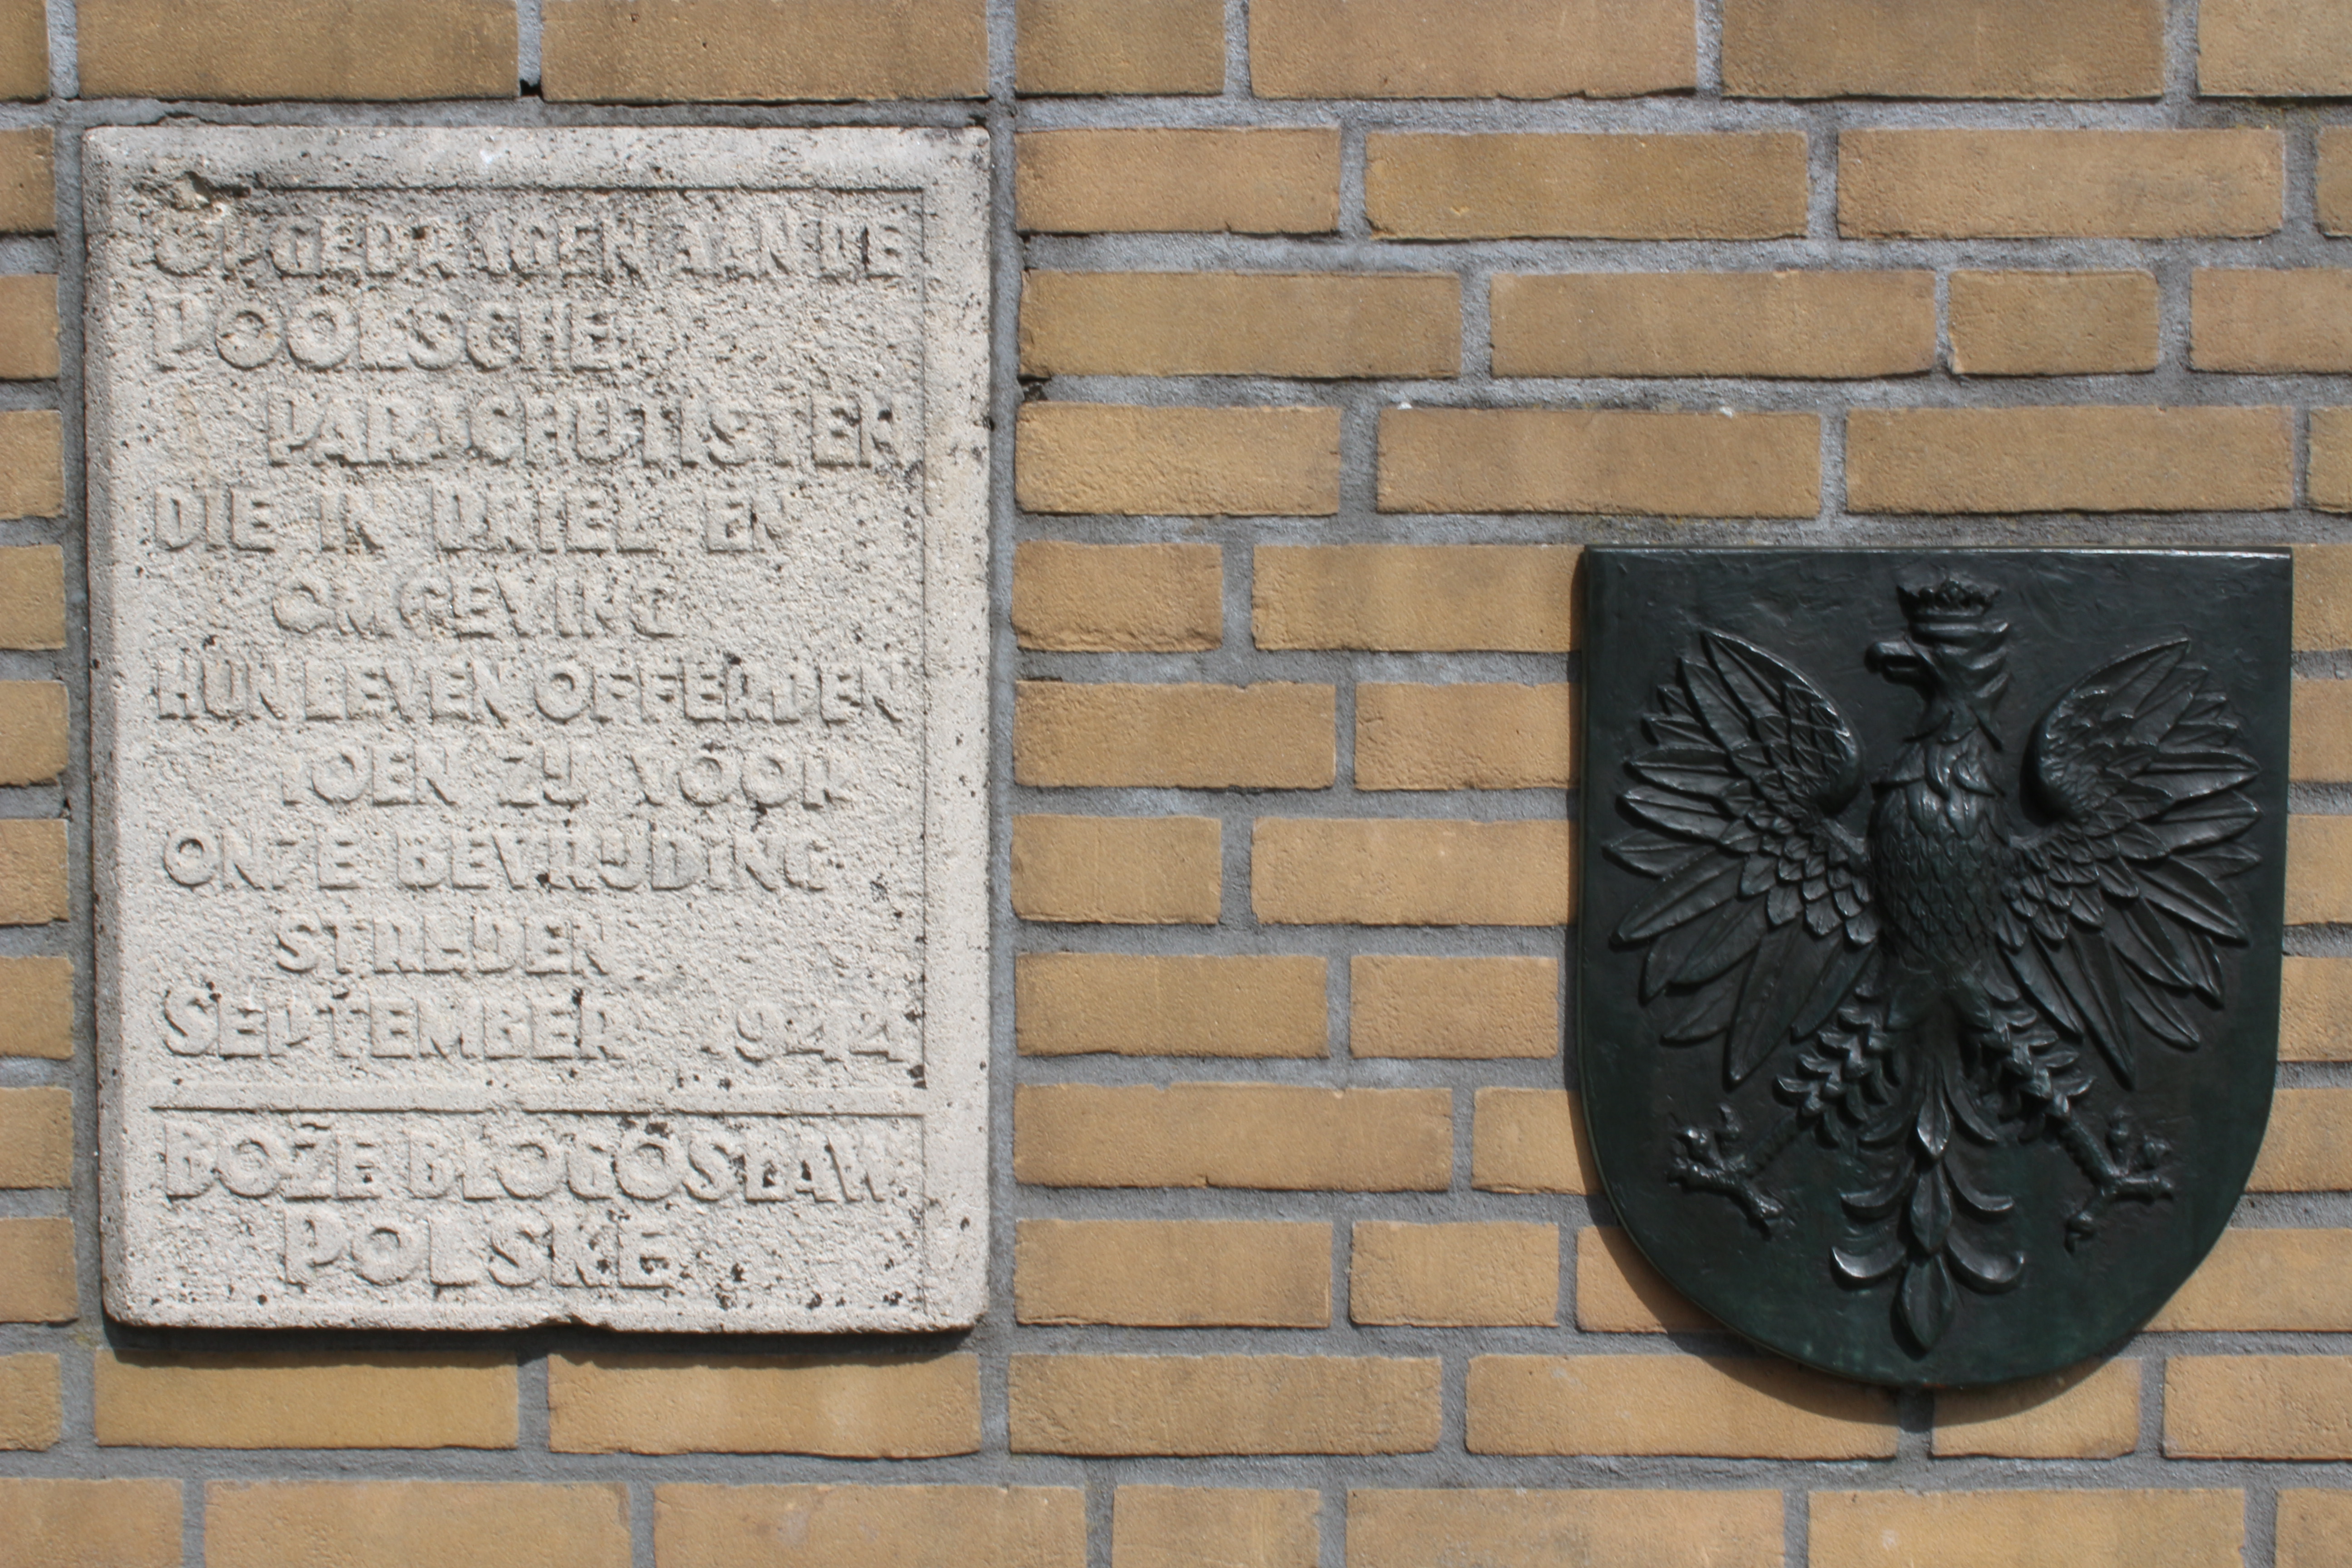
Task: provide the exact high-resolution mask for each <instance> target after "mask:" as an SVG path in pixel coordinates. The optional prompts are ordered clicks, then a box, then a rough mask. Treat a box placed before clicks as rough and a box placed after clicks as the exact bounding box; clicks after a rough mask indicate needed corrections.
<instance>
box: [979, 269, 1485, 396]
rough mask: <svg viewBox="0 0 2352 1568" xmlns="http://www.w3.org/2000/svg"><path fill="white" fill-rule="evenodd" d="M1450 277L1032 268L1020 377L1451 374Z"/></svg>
mask: <svg viewBox="0 0 2352 1568" xmlns="http://www.w3.org/2000/svg"><path fill="white" fill-rule="evenodd" d="M1461 368H1462V280H1461V279H1459V278H1456V277H1455V276H1454V275H1453V274H1452V273H1450V272H1448V273H1440V274H1435V275H1428V276H1424V275H1420V274H1414V273H1402V272H1391V273H1380V274H1375V275H1371V276H1358V277H1349V276H1346V275H1344V274H1339V273H1328V272H1032V273H1029V274H1028V275H1027V276H1026V278H1025V279H1024V282H1023V287H1022V295H1021V373H1022V374H1024V375H1284V376H1298V377H1307V378H1322V379H1326V380H1330V379H1338V378H1344V377H1355V376H1381V375H1388V376H1448V375H1454V374H1458V373H1459V372H1460V370H1461Z"/></svg>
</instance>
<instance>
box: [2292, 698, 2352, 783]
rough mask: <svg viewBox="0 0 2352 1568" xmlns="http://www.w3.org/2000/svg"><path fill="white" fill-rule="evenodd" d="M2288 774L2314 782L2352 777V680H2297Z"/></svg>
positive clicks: (2351, 778)
mask: <svg viewBox="0 0 2352 1568" xmlns="http://www.w3.org/2000/svg"><path fill="white" fill-rule="evenodd" d="M2292 690H2293V693H2294V696H2293V699H2292V708H2293V714H2294V719H2293V724H2292V727H2291V729H2290V730H2289V732H2288V733H2289V740H2288V745H2287V775H2288V776H2289V777H2290V778H2294V779H2298V780H2305V781H2310V782H2314V783H2340V782H2342V781H2345V780H2352V680H2298V681H2296V682H2295V683H2294V687H2293V688H2292Z"/></svg>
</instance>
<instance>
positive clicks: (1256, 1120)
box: [1013, 1083, 1454, 1193]
mask: <svg viewBox="0 0 2352 1568" xmlns="http://www.w3.org/2000/svg"><path fill="white" fill-rule="evenodd" d="M1453 1104H1454V1097H1453V1095H1452V1094H1451V1093H1450V1092H1449V1091H1448V1090H1445V1089H1314V1088H1309V1087H1307V1086H1306V1085H1303V1084H1274V1083H1175V1084H1169V1085H1167V1086H1166V1087H1164V1088H1163V1087H1160V1086H1156V1085H1153V1086H1144V1087H1136V1088H1118V1089H1114V1088H1106V1087H1101V1086H1097V1085H1095V1084H1078V1083H1063V1084H1024V1085H1022V1086H1021V1087H1020V1088H1019V1089H1016V1090H1015V1091H1014V1093H1013V1178H1014V1179H1015V1180H1016V1181H1022V1182H1027V1183H1031V1184H1034V1185H1037V1186H1045V1187H1255V1188H1261V1189H1265V1190H1268V1191H1275V1192H1349V1193H1403V1192H1424V1193H1436V1192H1444V1190H1445V1188H1446V1186H1447V1185H1448V1184H1450V1183H1451V1182H1452V1180H1453V1175H1454V1117H1453Z"/></svg>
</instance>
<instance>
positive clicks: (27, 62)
mask: <svg viewBox="0 0 2352 1568" xmlns="http://www.w3.org/2000/svg"><path fill="white" fill-rule="evenodd" d="M48 96H49V16H48V5H47V0H0V98H11V99H19V100H31V99H41V98H47V97H48Z"/></svg>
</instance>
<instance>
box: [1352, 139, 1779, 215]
mask: <svg viewBox="0 0 2352 1568" xmlns="http://www.w3.org/2000/svg"><path fill="white" fill-rule="evenodd" d="M1365 159H1366V163H1365V171H1364V202H1365V210H1366V214H1367V216H1369V217H1370V221H1371V225H1372V227H1373V228H1374V229H1375V230H1376V231H1378V232H1379V233H1381V234H1383V235H1386V236H1388V237H1392V238H1397V239H1520V238H1543V237H1550V236H1559V237H1568V238H1577V239H1780V238H1783V237H1791V236H1796V235H1801V234H1803V233H1804V232H1805V204H1806V199H1807V192H1808V189H1809V188H1810V182H1809V178H1808V175H1807V173H1806V169H1805V137H1804V133H1803V132H1796V131H1767V132H1753V133H1731V132H1720V133H1702V134H1695V135H1664V134H1652V135H1626V134H1621V133H1596V132H1570V133H1559V132H1535V133H1530V132H1511V133H1505V134H1485V135H1456V134H1451V133H1423V132H1387V133H1377V132H1376V133H1374V134H1373V135H1371V136H1370V137H1368V138H1367V139H1366V143H1365Z"/></svg>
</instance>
